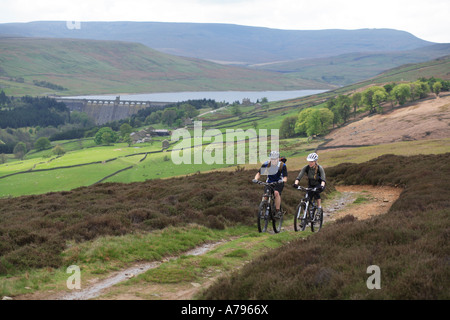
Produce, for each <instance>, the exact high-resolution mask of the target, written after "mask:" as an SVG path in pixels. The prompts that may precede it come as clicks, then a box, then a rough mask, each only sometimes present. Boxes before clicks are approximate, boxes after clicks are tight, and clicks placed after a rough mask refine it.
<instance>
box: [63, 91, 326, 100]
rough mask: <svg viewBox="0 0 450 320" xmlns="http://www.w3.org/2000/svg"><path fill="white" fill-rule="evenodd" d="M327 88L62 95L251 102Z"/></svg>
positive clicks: (298, 95) (98, 97)
mask: <svg viewBox="0 0 450 320" xmlns="http://www.w3.org/2000/svg"><path fill="white" fill-rule="evenodd" d="M325 91H327V90H292V91H199V92H194V91H190V92H164V93H142V94H115V95H114V94H111V95H89V96H75V97H61V98H67V99H105V100H114V99H115V98H116V96H120V100H121V101H127V100H130V101H155V102H158V101H161V102H181V101H187V100H197V99H200V100H201V99H211V100H215V101H217V102H228V103H233V102H235V101H239V102H242V100H243V99H250V101H251V102H257V101H258V100H260V101H261V99H262V98H267V100H268V101H269V102H271V101H279V100H286V99H294V98H300V97H304V96H309V95H313V94H318V93H322V92H325Z"/></svg>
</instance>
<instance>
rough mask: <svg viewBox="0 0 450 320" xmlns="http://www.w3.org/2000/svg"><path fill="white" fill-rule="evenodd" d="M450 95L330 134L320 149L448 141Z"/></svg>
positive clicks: (408, 106)
mask: <svg viewBox="0 0 450 320" xmlns="http://www.w3.org/2000/svg"><path fill="white" fill-rule="evenodd" d="M449 123H450V95H448V94H447V95H444V94H441V96H440V97H438V98H435V97H431V98H428V99H425V100H421V101H418V102H413V103H410V104H408V105H406V106H402V107H396V108H392V109H390V110H389V111H388V112H387V113H385V114H376V115H373V116H370V117H365V118H363V119H361V120H358V121H355V122H352V123H349V124H347V125H346V126H344V127H342V128H338V129H335V130H333V132H332V133H330V134H328V135H326V136H325V139H326V140H327V141H328V142H326V143H324V144H323V145H322V146H321V148H324V149H325V148H330V147H332V148H338V147H347V146H361V145H378V144H385V143H393V142H399V141H413V140H426V139H444V138H448V137H450V126H449V125H448V124H449Z"/></svg>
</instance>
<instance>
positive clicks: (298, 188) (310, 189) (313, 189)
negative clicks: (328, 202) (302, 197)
mask: <svg viewBox="0 0 450 320" xmlns="http://www.w3.org/2000/svg"><path fill="white" fill-rule="evenodd" d="M294 189H297V190H303V191H317V188H305V187H302V186H297V187H295V186H294Z"/></svg>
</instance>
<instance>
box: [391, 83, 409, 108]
mask: <svg viewBox="0 0 450 320" xmlns="http://www.w3.org/2000/svg"><path fill="white" fill-rule="evenodd" d="M391 94H392V96H393V97H394V98H395V99H396V100H397V102H398V103H399V104H400V105H403V104H405V102H406V99H408V98H409V97H410V96H411V88H410V86H409V85H408V84H406V83H401V84H398V85H396V86H395V87H394V89H392V93H391Z"/></svg>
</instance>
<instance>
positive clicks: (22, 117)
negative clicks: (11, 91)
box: [0, 91, 70, 129]
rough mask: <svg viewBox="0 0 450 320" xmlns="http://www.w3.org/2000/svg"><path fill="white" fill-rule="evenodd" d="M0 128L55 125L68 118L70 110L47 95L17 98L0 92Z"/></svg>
mask: <svg viewBox="0 0 450 320" xmlns="http://www.w3.org/2000/svg"><path fill="white" fill-rule="evenodd" d="M0 107H1V109H0V128H3V129H5V128H24V127H36V126H40V127H48V126H54V127H57V126H59V125H61V124H64V123H66V122H67V121H69V120H70V110H69V109H68V108H67V106H66V105H65V104H64V103H62V102H57V101H56V100H55V99H51V98H47V97H43V98H40V97H30V96H24V97H21V98H17V99H10V98H9V97H6V95H5V93H4V92H3V91H2V92H1V93H0Z"/></svg>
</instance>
